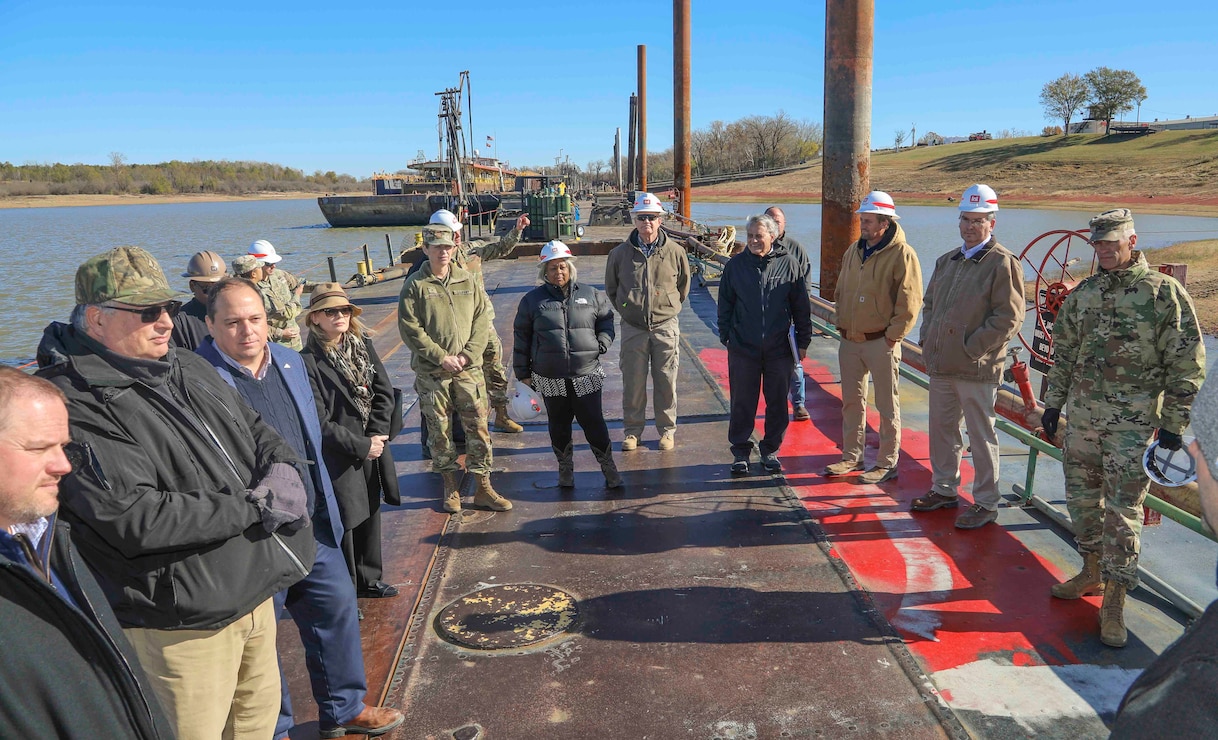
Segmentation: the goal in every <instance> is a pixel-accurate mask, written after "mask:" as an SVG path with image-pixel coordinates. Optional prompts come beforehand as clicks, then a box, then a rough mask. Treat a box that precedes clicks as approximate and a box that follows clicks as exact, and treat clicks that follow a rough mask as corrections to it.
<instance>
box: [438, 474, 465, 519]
mask: <svg viewBox="0 0 1218 740" xmlns="http://www.w3.org/2000/svg"><path fill="white" fill-rule="evenodd" d="M457 472H458V471H456V470H445V471H443V472H442V473H440V477H442V478H443V479H444V491H443V492H442V493H441V494H440V501H441V502H442V503H443V504H444V510H445V511H447V512H448V513H449V514H457V513H459V512H460V511H461V477H460V476H459V475H457Z"/></svg>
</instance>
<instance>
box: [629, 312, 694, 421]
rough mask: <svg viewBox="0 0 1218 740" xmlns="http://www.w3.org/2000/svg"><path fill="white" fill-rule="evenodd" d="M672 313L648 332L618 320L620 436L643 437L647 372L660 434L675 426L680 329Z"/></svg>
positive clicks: (645, 416)
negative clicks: (620, 335) (620, 398)
mask: <svg viewBox="0 0 1218 740" xmlns="http://www.w3.org/2000/svg"><path fill="white" fill-rule="evenodd" d="M677 322H678V319H677V317H676V316H674V317H672V318H671V319H669V320H668V321H665V322H664V323H662V324H660V325H658V326H656V327H655V328H654V329H652V330H651V331H647V330H646V329H640V328H638V327H637V326H632V325H630V324H627V323H626V322H625V321H623V322H622V350H621V355H620V356H619V360H618V362H619V364H620V365H621V369H622V427H623V429H624V432H625V434H624V436H629V435H632V434H633V435H634V436H636V437H642V436H643V426H644V425H645V424H646V423H647V373H648V370H649V369H650V371H651V405H652V407H653V408H654V409H655V414H656V431H657V432H659V433H660V434H664V432H671V431H675V430H676V428H677V363H678V360H679V352H680V349H679V345H680V343H681V329H680V325H679V324H678V323H677Z"/></svg>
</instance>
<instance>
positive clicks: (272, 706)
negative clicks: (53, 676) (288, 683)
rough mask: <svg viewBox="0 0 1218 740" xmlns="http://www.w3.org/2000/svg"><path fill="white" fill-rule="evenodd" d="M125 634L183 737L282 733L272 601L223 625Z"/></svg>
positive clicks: (236, 739) (208, 739)
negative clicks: (277, 727)
mask: <svg viewBox="0 0 1218 740" xmlns="http://www.w3.org/2000/svg"><path fill="white" fill-rule="evenodd" d="M123 633H124V634H125V635H126V636H127V640H128V641H129V642H130V643H131V646H132V647H134V648H135V653H136V655H137V656H138V657H139V661H140V665H141V666H142V667H143V669H144V672H145V673H146V674H148V682H149V683H150V684H151V686H152V691H153V693H155V694H156V698H157V699H158V700H160V702H161V707H162V708H164V710H165V713H166V714H167V715H168V716H169V721H170V723H171V724H172V725H173V726H174V731H175V732H176V733H177V736H178V740H216V738H225V740H228V739H229V738H232V739H233V740H240V739H241V738H249V740H267V738H270V737H271V736H272V735H274V734H275V721H276V720H277V719H278V718H279V701H280V694H279V662H278V659H277V657H276V655H277V653H276V648H275V607H274V604H273V603H272V600H271V599H267V600H266V601H264V602H262V603H261V604H259V605H258V607H257V608H255V609H254V610H253V611H252V612H250V613H249V614H246V615H245V616H243V617H241V618H240V619H238V620H237V621H235V622H233V623H232V624H230V625H228V626H227V627H223V628H221V629H218V630H154V629H143V628H130V629H124V630H123ZM99 732H102V733H103V734H104V728H99Z"/></svg>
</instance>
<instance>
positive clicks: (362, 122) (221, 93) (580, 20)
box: [0, 0, 1218, 177]
mask: <svg viewBox="0 0 1218 740" xmlns="http://www.w3.org/2000/svg"><path fill="white" fill-rule="evenodd" d="M692 5H693V9H692V16H693V74H692V84H693V125H694V127H695V128H700V127H704V126H706V125H707V124H709V123H710V122H711V121H714V120H716V119H718V120H724V121H731V120H735V119H737V118H740V117H742V116H745V115H750V114H766V115H770V114H773V113H775V112H776V111H778V110H779V109H782V110H785V111H786V112H787V113H788V114H789V115H790V116H792V117H794V118H796V119H808V120H812V121H822V120H823V117H824V112H823V99H822V93H823V78H824V36H825V31H824V5H823V4H822V3H819V2H815V1H809V2H803V1H800V0H771V1H770V2H767V3H763V4H753V5H749V4H747V3H739V2H725V1H719V0H716V1H714V2H712V1H710V0H693V3H692ZM179 6H180V7H179ZM1204 7H1209V6H1205V5H1197V4H1195V3H1193V4H1187V3H1167V2H1165V3H1147V2H1126V1H1125V0H1115V1H1111V0H1110V1H1106V2H1094V1H1093V2H1039V1H1037V2H1029V1H1027V0H1021V1H1019V2H972V3H962V2H937V3H922V2H907V1H905V0H900V1H898V0H880V1H879V2H877V3H876V11H875V14H876V29H875V30H876V34H875V69H874V103H873V121H872V145H873V147H883V146H891V144H892V141H893V135H894V132H895V131H896V129H898V128H901V129H905V130H908V129H909V128H910V127H911V125H916V126H917V130H918V134H919V136H920V135H921V134H923V133H925V132H927V131H936V132H938V133H940V134H943V135H945V136H951V135H963V134H968V133H969V132H971V131H978V130H981V129H983V128H984V129H988V130H990V131H991V132H997V131H1000V130H1002V129H1015V130H1023V131H1030V132H1036V133H1039V131H1040V129H1041V127H1042V126H1044V125H1046V124H1048V123H1052V122H1051V121H1047V120H1045V119H1044V117H1043V114H1042V112H1041V109H1040V105H1039V102H1038V95H1039V93H1040V88H1041V86H1042V85H1043V84H1044V83H1045V82H1047V81H1048V80H1051V79H1053V78H1056V77H1058V76H1059V75H1061V74H1063V73H1065V72H1074V73H1078V74H1082V73H1084V72H1086V71H1088V70H1090V69H1092V68H1094V67H1097V66H1101V65H1107V66H1111V67H1117V68H1124V69H1130V70H1132V71H1134V72H1135V73H1136V74H1138V75H1139V76H1140V77H1141V79H1142V82H1143V84H1144V85H1145V86H1146V88H1147V91H1148V92H1149V97H1148V99H1147V100H1146V101H1145V103H1144V104H1143V106H1142V111H1141V116H1142V118H1143V119H1154V118H1156V117H1157V118H1182V117H1183V116H1185V115H1186V114H1190V115H1194V116H1200V115H1213V114H1215V113H1218V95H1216V94H1215V92H1216V91H1218V86H1216V85H1215V83H1214V81H1213V79H1212V72H1213V70H1214V69H1215V57H1214V49H1215V46H1214V39H1213V33H1214V30H1215V23H1214V21H1213V16H1212V12H1213V11H1212V9H1211V10H1210V11H1206V10H1204ZM637 44H646V45H647V55H648V93H649V95H648V113H649V116H648V118H649V122H648V143H649V148H650V149H651V150H653V151H658V150H661V149H664V148H667V147H669V146H671V144H672V139H673V136H672V123H671V121H672V7H671V5H670V4H667V3H665V2H662V1H655V0H652V1H650V2H648V1H647V0H642V1H641V2H640V1H638V0H636V1H635V2H586V1H583V0H575V2H556V1H553V0H541V1H538V2H525V3H509V2H494V3H491V2H482V1H481V0H474V1H471V2H462V3H444V2H439V3H436V2H415V1H408V2H381V3H378V2H360V3H350V2H346V3H344V2H338V1H331V2H327V3H317V2H292V3H281V2H263V1H261V0H246V2H242V3H233V2H228V1H227V0H217V1H216V2H212V3H197V2H196V3H190V4H189V5H187V4H185V3H174V2H168V3H166V2H126V1H124V0H114V1H112V2H100V1H90V2H76V1H73V0H64V1H63V2H46V0H33V1H31V0H0V161H9V162H12V163H14V164H25V163H31V162H56V161H58V162H66V163H73V162H86V163H95V164H101V163H108V161H109V153H110V152H114V151H117V152H121V153H123V154H124V155H126V158H127V160H128V161H129V162H133V163H153V162H161V161H166V160H170V159H183V160H192V159H231V160H262V161H269V162H276V163H279V164H284V165H289V166H292V167H298V168H301V169H303V170H304V171H305V172H312V171H313V170H323V171H324V170H335V171H338V172H345V173H348V174H352V175H356V176H358V177H365V176H367V175H369V174H371V173H372V172H373V171H376V170H381V169H388V170H392V169H397V168H400V167H402V166H404V165H405V163H406V162H407V161H409V160H410V159H412V158H413V157H414V156H415V154H416V152H417V151H418V150H420V149H422V150H424V151H425V152H426V153H427V154H428V155H429V156H430V155H432V154H434V152H435V149H436V133H435V121H436V117H435V116H436V111H437V99H436V97H435V96H434V95H433V93H434V92H435V91H437V90H440V89H442V88H445V87H448V86H451V85H455V84H456V82H457V77H458V74H459V72H460V71H461V70H464V69H468V70H470V73H471V77H472V84H473V113H474V135H475V136H476V137H477V139H478V141H479V142H481V141H483V140H484V139H485V135H486V134H492V133H493V134H494V135H495V136H496V138H497V143H498V145H499V147H498V152H499V156H500V157H501V158H502V159H505V160H508V161H509V162H511V163H512V164H514V165H517V166H520V165H526V164H546V163H550V164H552V163H553V162H554V158H555V157H556V156H558V155H559V150H560V149H561V150H562V154H563V156H564V157H565V156H567V155H570V157H571V161H572V162H575V163H578V164H579V165H580V166H585V165H586V164H587V163H588V162H589V161H591V160H595V159H605V160H608V159H610V157H611V155H612V146H613V133H614V128H615V127H617V126H621V127H623V128H625V126H626V124H627V120H626V119H627V108H628V99H629V96H630V93H631V92H633V91H634V88H635V48H636V45H637ZM624 148H625V134H624V133H623V149H624Z"/></svg>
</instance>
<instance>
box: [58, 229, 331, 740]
mask: <svg viewBox="0 0 1218 740" xmlns="http://www.w3.org/2000/svg"><path fill="white" fill-rule="evenodd" d="M175 295H176V293H175V291H173V290H171V289H170V288H169V284H168V282H167V281H166V280H165V274H164V273H163V272H162V271H161V268H160V266H159V265H158V264H157V262H156V260H155V259H153V257H152V255H150V254H148V253H147V252H146V251H144V250H143V249H140V248H138V247H118V248H116V249H112V250H110V251H109V252H105V253H103V254H100V255H98V256H96V257H93V258H91V259H89V260H87V261H86V262H85V263H84V264H83V265H81V266H80V268H79V269H78V270H77V271H76V308H75V309H74V310H73V312H72V323H71V325H70V326H69V325H65V324H61V323H58V322H56V323H52V324H51V325H50V326H48V327H47V329H46V331H45V332H44V335H43V340H42V343H41V344H40V345H39V348H38V362H39V366H40V370H39V375H41V376H43V377H45V378H46V379H48V380H50V381H51V382H52V383H54V384H55V385H56V386H58V387H59V388H60V390H62V391H63V392H64V394H65V396H66V397H67V402H68V409H69V418H70V428H71V434H72V443H71V444H70V445H69V446H68V449H69V452H70V454H71V455H72V456H73V457H74V458H75V459H77V460H79V461H80V462H79V464H78V465H77V466H75V467H74V470H73V472H72V473H71V474H69V475H67V476H65V477H64V478H63V479H62V480H61V482H60V499H61V509H60V511H61V516H62V518H63V519H64V520H65V521H66V522H67V523H68V524H70V525H71V527H72V538H73V544H75V545H76V546H77V547H78V548H79V550H80V552H81V555H82V558H83V559H84V560H85V561H86V562H88V563H89V565H90V568H91V569H92V570H93V572H94V573H95V574H96V575H97V577H98V581H99V583H100V584H101V587H102V589H103V590H104V591H105V593H106V596H107V598H108V599H109V600H110V602H111V605H112V606H113V607H114V612H115V616H117V617H118V621H119V623H120V624H121V625H122V626H123V629H124V633H125V634H126V637H127V639H128V641H129V642H130V643H131V645H132V647H133V648H134V649H135V653H136V655H138V657H139V662H140V664H141V666H142V667H143V669H144V671H145V673H147V675H148V679H149V683H150V685H151V687H152V690H153V691H154V693H156V695H157V698H158V699H159V700H160V703H161V706H162V707H163V708H164V709H165V711H166V714H167V715H168V717H169V721H170V723H171V724H172V725H173V726H174V729H175V732H176V734H177V736H178V738H180V739H189V738H200V739H202V738H207V739H209V740H211V739H214V738H217V737H221V736H222V735H224V734H225V732H226V727H227V728H229V730H230V733H229V734H228V736H230V737H247V738H255V737H256V738H267V737H270V736H271V734H272V733H273V732H274V729H275V721H276V719H277V718H278V715H279V698H280V697H279V671H278V666H277V662H276V646H275V610H274V606H273V602H272V597H273V596H274V594H276V593H278V592H279V591H282V590H283V589H285V588H287V587H288V586H290V585H291V584H293V583H295V582H296V581H298V580H300V579H301V578H302V577H303V576H305V575H306V574H308V572H309V570H310V569H311V568H312V565H313V556H314V547H315V546H314V539H313V534H312V532H309V531H301V530H302V529H304V528H305V527H307V526H308V524H309V518H308V509H307V495H306V492H305V488H304V483H303V480H302V478H301V476H300V473H299V472H298V468H297V465H298V464H299V458H298V456H297V455H296V453H295V452H293V450H292V448H291V447H290V446H289V445H288V444H287V443H286V442H284V440H283V438H282V437H281V436H279V434H278V433H276V432H275V430H274V429H272V428H271V427H270V426H268V425H267V424H266V423H265V422H263V421H262V419H261V418H260V417H259V416H258V414H257V413H256V412H255V411H253V410H252V409H250V408H249V407H248V406H247V405H246V404H245V403H244V402H243V401H242V399H241V397H240V396H239V395H237V393H236V391H234V390H233V389H232V388H230V387H229V386H228V385H226V384H225V383H224V381H223V380H221V378H220V376H219V375H218V374H217V373H216V372H215V371H214V370H213V369H212V367H211V366H210V365H209V364H208V363H207V361H206V360H204V359H203V358H202V357H200V356H198V355H196V354H194V353H193V352H185V351H181V352H179V351H177V349H176V348H175V347H173V346H172V344H171V342H170V334H171V332H172V331H173V322H172V317H173V315H174V314H175V313H176V312H177V310H178V308H179V306H180V304H178V303H177V302H176V301H174V300H173V298H174V296H175Z"/></svg>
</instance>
